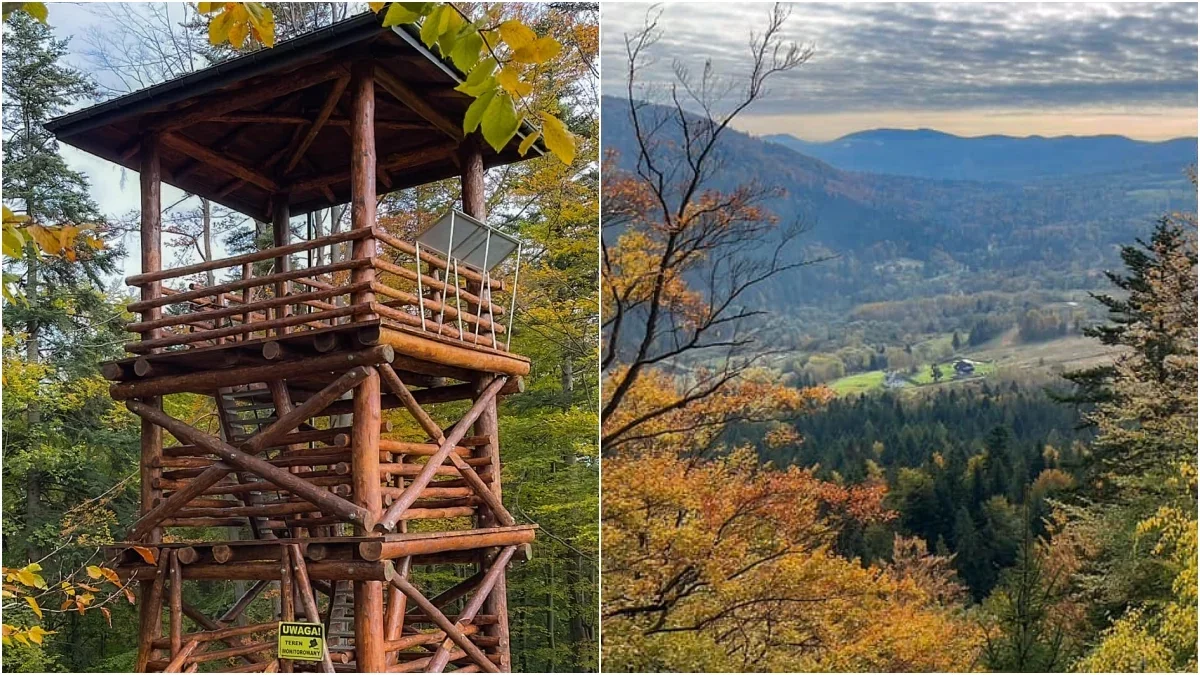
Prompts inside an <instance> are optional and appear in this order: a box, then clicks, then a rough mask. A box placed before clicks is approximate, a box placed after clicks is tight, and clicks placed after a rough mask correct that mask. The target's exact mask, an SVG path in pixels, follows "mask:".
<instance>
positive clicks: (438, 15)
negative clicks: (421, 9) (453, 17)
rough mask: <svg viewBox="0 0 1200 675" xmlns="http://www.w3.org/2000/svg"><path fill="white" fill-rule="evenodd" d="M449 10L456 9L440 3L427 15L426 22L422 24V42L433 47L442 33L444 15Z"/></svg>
mask: <svg viewBox="0 0 1200 675" xmlns="http://www.w3.org/2000/svg"><path fill="white" fill-rule="evenodd" d="M447 11H451V12H453V11H454V10H452V9H449V8H448V7H446V6H445V5H438V6H437V8H435V9H434V10H433V11H432V12H430V13H429V16H427V17H425V22H424V23H422V24H421V42H424V43H425V46H426V47H432V46H433V45H434V43H435V42H437V39H438V37H439V36H440V35H441V34H442V28H441V23H442V15H443V14H445V13H446V12H447Z"/></svg>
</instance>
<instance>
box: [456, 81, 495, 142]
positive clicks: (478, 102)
mask: <svg viewBox="0 0 1200 675" xmlns="http://www.w3.org/2000/svg"><path fill="white" fill-rule="evenodd" d="M495 97H496V90H495V89H492V90H491V91H488V92H484V94H483V95H482V96H480V97H479V98H477V99H475V100H474V101H472V102H471V106H470V107H469V108H467V114H466V115H465V116H463V132H464V133H468V134H469V133H471V132H472V131H475V130H476V129H478V128H479V122H480V120H482V119H483V113H484V112H485V111H486V110H487V108H488V106H489V105H491V104H492V99H493V98H495Z"/></svg>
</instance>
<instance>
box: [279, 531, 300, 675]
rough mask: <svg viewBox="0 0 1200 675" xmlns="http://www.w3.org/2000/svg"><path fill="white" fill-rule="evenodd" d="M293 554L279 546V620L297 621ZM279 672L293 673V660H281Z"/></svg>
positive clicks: (284, 547)
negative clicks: (293, 588)
mask: <svg viewBox="0 0 1200 675" xmlns="http://www.w3.org/2000/svg"><path fill="white" fill-rule="evenodd" d="M290 553H291V552H290V551H289V550H288V547H287V546H286V545H282V544H281V545H280V546H279V620H280V621H295V620H296V596H295V594H294V592H293V590H292V563H291V555H289V554H290ZM279 672H281V673H290V672H292V660H291V659H280V660H279Z"/></svg>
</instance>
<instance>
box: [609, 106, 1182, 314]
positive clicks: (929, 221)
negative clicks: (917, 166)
mask: <svg viewBox="0 0 1200 675" xmlns="http://www.w3.org/2000/svg"><path fill="white" fill-rule="evenodd" d="M643 110H644V111H645V112H646V113H647V114H649V115H653V116H655V117H656V118H660V119H661V120H662V121H663V123H664V125H665V126H663V127H661V128H662V129H663V134H664V138H663V139H662V140H663V141H665V142H664V143H663V144H662V146H661V148H662V151H663V152H670V148H671V147H672V146H674V147H678V138H679V136H678V134H679V130H678V128H677V126H678V123H677V122H672V121H671V118H672V116H673V110H668V109H666V108H662V107H656V106H650V107H648V108H643ZM601 115H602V124H603V134H604V144H605V147H606V148H608V149H613V150H616V151H617V156H616V161H617V166H618V167H620V168H625V169H629V168H631V167H632V162H633V158H634V157H635V156H636V152H637V148H636V145H635V144H634V143H633V136H632V133H633V132H632V128H631V124H630V122H629V119H628V109H627V108H626V107H624V106H620V105H605V106H602V108H601ZM672 124H674V125H675V126H674V127H673V126H672ZM717 150H718V154H719V156H720V157H721V158H722V161H723V168H722V170H720V171H719V172H718V173H717V174H715V175H714V176H713V178H712V180H711V181H710V183H709V184H708V185H706V186H705V187H711V188H715V189H719V190H728V189H732V188H734V187H736V186H737V185H741V184H745V183H747V182H755V183H757V184H760V185H766V186H777V187H779V188H781V189H782V190H783V192H784V194H783V195H782V196H780V197H778V198H776V199H773V200H772V201H771V202H770V203H769V204H767V206H768V208H770V209H771V210H772V211H773V212H774V213H775V214H776V215H778V216H779V217H780V220H781V221H783V222H788V221H792V220H800V221H804V222H808V223H811V224H812V225H813V227H812V230H811V231H810V232H809V233H808V234H807V235H806V236H805V237H804V238H803V241H802V242H801V245H802V246H804V247H805V251H803V253H805V254H813V255H821V256H825V255H827V254H834V255H836V256H837V259H836V260H834V261H830V262H828V263H825V264H822V265H818V266H813V267H809V268H806V269H804V270H802V271H801V272H799V273H797V274H795V275H791V276H789V277H788V278H786V279H783V278H781V279H778V280H773V281H772V283H771V284H770V285H769V286H768V287H764V288H763V289H761V291H760V293H761V296H760V297H759V298H758V299H757V300H758V301H759V302H764V303H768V302H769V303H774V304H775V306H779V307H791V308H799V307H820V308H823V309H824V310H834V309H836V310H837V311H843V310H845V309H847V308H849V307H853V306H855V305H857V304H861V303H870V302H879V301H889V300H895V299H900V298H906V299H907V298H914V297H931V296H934V295H942V294H961V293H967V294H970V293H979V292H990V291H1012V290H1017V289H1020V290H1030V289H1032V288H1042V289H1090V288H1097V287H1099V286H1100V285H1102V284H1103V274H1102V273H1103V270H1104V269H1107V268H1110V267H1112V266H1113V265H1116V264H1119V259H1118V256H1117V251H1118V247H1119V245H1120V244H1122V243H1125V242H1128V241H1130V240H1132V239H1133V238H1135V237H1138V236H1143V235H1145V233H1146V232H1148V231H1149V228H1150V227H1151V226H1152V225H1153V222H1154V220H1155V219H1156V218H1157V217H1158V216H1161V215H1162V214H1163V213H1166V212H1168V211H1171V210H1179V209H1182V210H1194V209H1195V192H1194V190H1193V189H1192V188H1191V187H1190V185H1189V184H1188V183H1187V180H1186V178H1185V177H1184V172H1183V170H1184V167H1185V166H1186V165H1187V164H1194V163H1195V161H1196V159H1195V154H1194V152H1193V153H1192V154H1191V155H1190V159H1189V161H1187V162H1180V163H1179V164H1177V165H1174V166H1169V167H1165V168H1164V169H1163V170H1162V171H1154V170H1132V171H1131V170H1129V169H1128V168H1124V169H1120V168H1119V169H1120V170H1113V169H1112V167H1109V166H1105V167H1100V168H1098V169H1097V171H1102V172H1100V173H1093V174H1086V175H1080V174H1071V173H1070V172H1062V171H1059V172H1051V173H1049V174H1048V175H1046V176H1044V177H1042V178H1040V179H1037V180H1034V179H1030V180H1027V181H1023V182H1019V183H1018V182H1014V181H998V180H979V179H957V180H949V179H939V178H926V177H920V176H906V175H901V174H889V173H874V172H861V171H854V170H853V169H849V168H847V167H844V166H839V165H837V164H836V163H835V162H830V161H828V160H827V159H824V158H820V157H814V156H812V155H808V154H805V153H801V152H799V151H797V150H795V149H793V148H789V147H787V146H784V145H782V144H779V143H771V142H769V141H766V140H764V139H763V138H761V137H755V136H751V135H749V134H746V133H743V132H740V131H735V130H732V129H731V130H729V131H728V132H727V133H726V135H725V136H723V138H722V141H721V143H720V145H719V147H718V149H717ZM606 236H609V235H606Z"/></svg>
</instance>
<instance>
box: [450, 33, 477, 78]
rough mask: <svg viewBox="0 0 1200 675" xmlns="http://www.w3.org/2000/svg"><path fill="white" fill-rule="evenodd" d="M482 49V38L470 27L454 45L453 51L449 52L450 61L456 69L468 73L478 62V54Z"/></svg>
mask: <svg viewBox="0 0 1200 675" xmlns="http://www.w3.org/2000/svg"><path fill="white" fill-rule="evenodd" d="M482 49H483V38H482V37H480V35H479V31H477V30H475V27H474V26H470V27H468V28H467V29H466V31H464V34H463V35H460V36H459V38H458V41H457V42H455V43H454V49H452V50H450V60H451V61H453V62H454V66H455V67H456V68H458V69H459V70H461V71H463V72H464V73H469V72H471V69H472V68H474V67H475V64H476V63H478V62H479V52H480V51H481V50H482Z"/></svg>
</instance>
